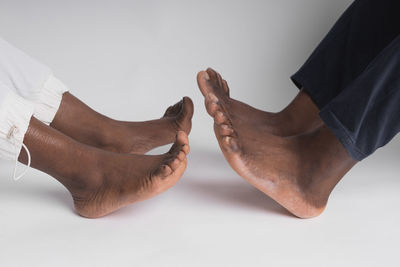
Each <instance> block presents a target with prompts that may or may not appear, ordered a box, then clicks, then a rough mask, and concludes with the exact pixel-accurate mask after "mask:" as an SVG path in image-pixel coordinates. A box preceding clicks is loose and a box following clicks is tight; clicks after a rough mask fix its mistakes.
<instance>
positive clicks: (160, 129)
mask: <svg viewBox="0 0 400 267" xmlns="http://www.w3.org/2000/svg"><path fill="white" fill-rule="evenodd" d="M192 117H193V102H192V100H191V99H190V98H189V97H184V98H183V99H182V100H181V101H179V102H178V103H176V104H175V105H173V106H170V107H169V108H168V109H167V110H166V111H165V114H164V116H163V117H162V118H160V119H156V120H150V121H143V122H125V121H117V120H113V119H111V118H108V117H106V116H104V115H102V114H100V113H98V112H96V111H94V110H93V109H91V108H90V107H88V106H87V105H86V104H85V103H83V102H82V101H80V100H79V99H78V98H76V97H75V96H73V95H72V94H71V93H69V92H67V93H64V94H63V97H62V101H61V105H60V108H59V110H58V111H57V114H56V116H55V118H54V120H53V121H52V123H51V124H50V126H51V127H53V128H54V129H57V130H59V131H60V132H62V133H64V134H65V135H68V136H70V137H71V138H73V139H75V140H77V141H79V142H81V143H83V144H87V145H90V146H94V147H98V148H101V149H105V150H109V151H114V152H120V153H135V154H144V153H146V152H148V151H149V150H151V149H153V148H155V147H159V146H163V145H166V144H170V143H173V142H174V141H175V137H176V133H177V132H178V131H184V132H186V134H187V135H189V133H190V130H191V128H192Z"/></svg>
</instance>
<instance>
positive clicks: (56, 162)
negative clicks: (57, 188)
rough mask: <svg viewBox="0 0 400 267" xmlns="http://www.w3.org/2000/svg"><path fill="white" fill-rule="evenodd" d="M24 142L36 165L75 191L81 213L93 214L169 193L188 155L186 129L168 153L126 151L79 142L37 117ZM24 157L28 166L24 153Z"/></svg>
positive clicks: (77, 206)
mask: <svg viewBox="0 0 400 267" xmlns="http://www.w3.org/2000/svg"><path fill="white" fill-rule="evenodd" d="M24 144H25V145H26V146H27V147H29V150H30V153H31V156H32V163H31V166H32V167H33V168H35V169H38V170H41V171H43V172H45V173H47V174H49V175H51V176H53V177H54V178H56V179H57V180H58V181H59V182H60V183H62V184H63V185H64V186H65V187H66V188H67V189H68V190H69V192H70V193H71V195H72V198H73V200H74V205H75V209H76V211H77V212H78V213H79V214H80V215H82V216H84V217H88V218H98V217H101V216H104V215H107V214H109V213H111V212H113V211H115V210H117V209H120V208H121V207H124V206H126V205H129V204H132V203H134V202H137V201H142V200H145V199H148V198H151V197H153V196H155V195H157V194H160V193H162V192H164V191H165V190H167V189H168V188H170V187H171V186H173V185H174V184H175V183H176V182H177V181H178V180H179V178H180V177H181V176H182V175H183V173H184V171H185V168H186V165H187V159H186V155H187V154H188V153H189V142H188V138H187V134H186V133H185V132H184V131H179V132H178V134H177V135H176V140H175V143H174V145H173V146H172V147H171V149H170V150H169V152H167V153H165V154H162V155H155V156H150V155H134V154H123V153H114V152H109V151H105V150H102V149H99V148H95V147H92V146H88V145H85V144H82V143H79V142H77V141H75V140H74V139H72V138H70V137H68V136H66V135H64V134H63V133H61V132H60V131H58V130H55V129H53V128H52V127H49V126H47V125H45V124H43V123H42V122H40V121H38V120H37V119H35V118H33V117H32V119H31V121H30V124H29V128H28V130H27V132H26V134H25V137H24ZM19 161H20V162H22V163H25V164H26V162H27V155H26V153H25V151H23V152H21V153H20V156H19Z"/></svg>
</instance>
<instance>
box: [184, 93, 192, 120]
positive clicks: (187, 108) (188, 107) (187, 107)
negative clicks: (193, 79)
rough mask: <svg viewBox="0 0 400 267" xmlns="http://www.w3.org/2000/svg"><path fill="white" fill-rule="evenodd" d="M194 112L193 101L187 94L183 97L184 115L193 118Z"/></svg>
mask: <svg viewBox="0 0 400 267" xmlns="http://www.w3.org/2000/svg"><path fill="white" fill-rule="evenodd" d="M193 113H194V105H193V101H192V99H191V98H190V97H188V96H185V97H184V98H183V116H184V117H185V118H187V119H189V120H191V119H192V117H193Z"/></svg>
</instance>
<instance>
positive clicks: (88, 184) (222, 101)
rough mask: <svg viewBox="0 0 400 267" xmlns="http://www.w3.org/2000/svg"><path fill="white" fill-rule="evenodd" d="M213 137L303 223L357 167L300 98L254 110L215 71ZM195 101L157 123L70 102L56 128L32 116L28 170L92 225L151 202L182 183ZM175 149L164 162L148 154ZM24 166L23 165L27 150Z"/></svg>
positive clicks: (205, 88) (205, 80)
mask: <svg viewBox="0 0 400 267" xmlns="http://www.w3.org/2000/svg"><path fill="white" fill-rule="evenodd" d="M197 80H198V85H199V87H200V90H201V92H202V94H203V95H204V96H205V106H206V109H207V111H208V113H209V114H210V115H211V116H212V117H213V118H214V132H215V135H216V137H217V139H218V142H219V145H220V147H221V150H222V152H223V154H224V156H225V158H226V159H227V161H228V162H229V164H230V165H231V166H232V168H233V169H234V170H235V171H236V172H237V173H238V174H239V175H240V176H242V177H243V178H244V179H246V180H247V181H248V182H249V183H251V184H252V185H254V186H255V187H256V188H258V189H259V190H261V191H262V192H264V193H265V194H267V195H268V196H270V197H271V198H273V199H275V200H276V201H277V202H278V203H280V204H281V205H282V206H283V207H285V208H286V209H287V210H289V211H290V212H291V213H293V214H294V215H296V216H298V217H301V218H309V217H314V216H317V215H319V214H320V213H321V212H322V211H323V210H324V208H325V206H326V203H327V200H328V197H329V195H330V193H331V191H332V190H333V188H334V186H335V185H336V184H337V183H338V181H339V180H340V179H341V178H342V177H343V176H344V174H345V173H346V172H347V171H349V170H350V169H351V167H352V166H354V164H355V163H356V162H355V161H354V160H352V159H351V158H350V157H349V155H348V154H347V152H346V151H345V149H344V148H343V147H342V145H341V144H340V142H339V141H338V140H337V139H336V137H335V136H334V135H333V134H332V133H331V132H330V131H329V130H328V129H327V128H326V127H325V126H324V125H323V123H322V121H321V120H320V119H319V116H318V108H317V107H316V106H315V104H314V103H313V101H311V99H310V97H309V96H308V95H307V94H306V93H305V92H304V91H301V92H300V93H299V95H298V96H297V97H296V98H295V99H294V100H293V102H292V103H290V104H289V105H288V107H287V108H285V109H284V110H283V111H281V112H279V113H269V112H264V111H261V110H257V109H255V108H253V107H251V106H249V105H247V104H244V103H242V102H240V101H237V100H234V99H233V98H231V97H230V96H229V87H228V85H227V83H226V81H225V80H223V79H222V78H221V76H220V75H219V74H218V73H217V72H215V71H214V70H212V69H207V71H202V72H200V73H199V74H198V77H197ZM192 115H193V103H192V101H191V100H190V98H188V97H185V98H183V100H182V101H181V102H179V103H177V104H175V105H174V106H171V107H170V108H168V109H167V111H166V113H165V114H164V116H163V117H162V118H161V119H158V120H153V121H146V122H121V121H115V120H112V119H110V118H107V117H105V116H102V115H101V114H99V113H97V112H95V111H93V110H92V109H90V108H89V107H87V106H86V105H85V104H84V103H82V102H81V101H79V100H78V99H76V98H75V97H74V96H72V95H71V94H69V93H66V94H64V96H63V100H62V103H61V106H60V109H59V111H58V112H57V114H56V117H55V119H54V121H53V122H52V124H51V127H48V126H46V125H44V124H42V123H41V122H39V121H37V120H36V119H34V118H32V120H31V123H30V126H29V129H28V131H27V133H26V135H25V139H24V142H25V144H26V145H27V146H28V147H29V148H30V151H31V154H32V166H33V167H35V168H37V169H39V170H42V171H44V172H46V173H48V174H50V175H52V176H53V177H55V178H56V179H57V180H59V181H60V182H61V183H62V184H63V185H64V186H65V187H66V188H67V189H68V190H69V191H70V193H71V195H72V197H73V200H74V204H75V208H76V210H77V212H78V213H79V214H80V215H82V216H85V217H90V218H96V217H100V216H104V215H106V214H108V213H111V212H113V211H115V210H117V209H119V208H121V207H123V206H126V205H129V204H132V203H134V202H137V201H141V200H145V199H148V198H150V197H152V196H155V195H157V194H159V193H161V192H163V191H165V190H167V189H168V188H170V187H171V186H173V185H174V184H175V183H176V182H177V181H178V180H179V178H180V177H181V176H182V175H183V173H184V171H185V168H186V165H187V159H186V155H187V154H188V153H189V141H188V137H187V135H188V134H189V133H190V130H191V126H192V124H191V119H192ZM173 142H175V143H174V144H173V145H172V147H171V149H170V151H169V152H168V153H166V154H163V155H156V156H149V155H143V154H144V153H146V152H147V151H149V150H151V149H153V148H155V147H157V146H161V145H165V144H168V143H173ZM19 159H20V161H22V162H26V155H25V153H24V152H22V153H21V155H20V158H19Z"/></svg>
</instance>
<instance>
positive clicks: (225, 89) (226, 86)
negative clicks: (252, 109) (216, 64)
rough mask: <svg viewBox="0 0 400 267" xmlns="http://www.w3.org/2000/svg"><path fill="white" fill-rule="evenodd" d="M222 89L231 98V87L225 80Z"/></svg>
mask: <svg viewBox="0 0 400 267" xmlns="http://www.w3.org/2000/svg"><path fill="white" fill-rule="evenodd" d="M222 87H223V88H224V91H225V93H226V94H227V95H228V96H229V86H228V82H227V81H225V80H222Z"/></svg>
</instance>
